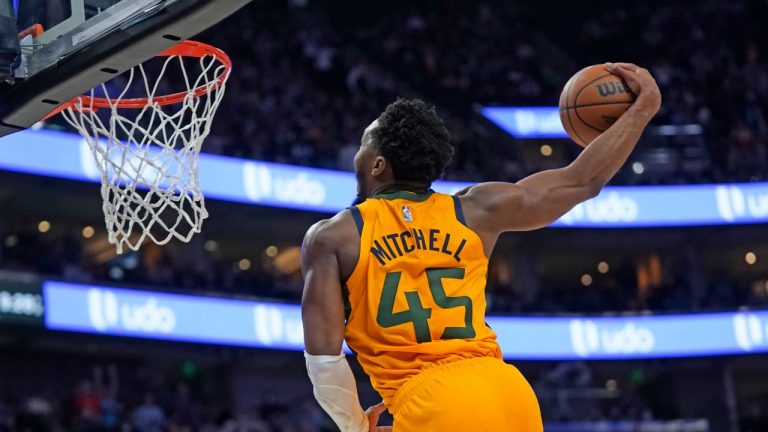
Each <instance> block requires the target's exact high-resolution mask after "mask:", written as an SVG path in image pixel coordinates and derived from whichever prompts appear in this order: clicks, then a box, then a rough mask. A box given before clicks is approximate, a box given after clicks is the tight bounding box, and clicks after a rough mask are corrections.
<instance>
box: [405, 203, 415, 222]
mask: <svg viewBox="0 0 768 432" xmlns="http://www.w3.org/2000/svg"><path fill="white" fill-rule="evenodd" d="M403 220H404V221H406V222H412V221H413V217H412V216H411V209H410V208H408V206H407V205H404V206H403Z"/></svg>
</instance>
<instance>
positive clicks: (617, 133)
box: [460, 63, 661, 233]
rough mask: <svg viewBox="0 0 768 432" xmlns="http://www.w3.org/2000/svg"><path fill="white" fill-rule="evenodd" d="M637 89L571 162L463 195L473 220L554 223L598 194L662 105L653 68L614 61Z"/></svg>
mask: <svg viewBox="0 0 768 432" xmlns="http://www.w3.org/2000/svg"><path fill="white" fill-rule="evenodd" d="M606 69H608V71H609V72H611V73H614V74H616V75H619V76H621V77H622V78H623V79H624V80H625V81H626V83H627V84H628V85H629V87H630V89H631V90H632V92H633V93H634V94H635V95H637V99H636V100H635V102H634V104H632V106H631V107H630V108H629V109H628V110H627V111H626V112H625V113H624V114H623V115H622V116H621V117H620V118H619V119H618V120H617V121H616V122H615V123H614V124H613V125H612V126H611V127H610V128H608V130H606V131H605V132H604V133H603V134H601V135H600V136H599V137H598V138H596V139H595V140H594V141H592V143H591V144H589V145H588V146H587V148H586V149H585V150H584V151H582V153H581V154H580V155H579V157H578V158H576V159H575V160H574V161H573V162H572V163H571V164H570V165H568V166H566V167H563V168H558V169H553V170H548V171H542V172H539V173H536V174H533V175H531V176H529V177H526V178H524V179H522V180H520V181H519V182H517V183H515V184H511V183H500V182H499V183H481V184H479V185H476V186H473V187H471V188H469V189H468V190H466V191H465V192H464V193H462V194H460V195H461V197H462V198H461V200H462V203H463V204H464V205H465V207H466V210H465V211H466V212H467V213H470V214H468V215H467V218H468V221H469V222H470V223H471V224H472V225H473V227H475V228H477V229H478V230H481V231H485V232H488V233H499V232H504V231H524V230H532V229H537V228H542V227H545V226H548V225H550V224H551V223H552V222H554V221H556V220H557V219H559V218H560V217H561V216H563V215H564V214H565V213H567V212H568V211H569V210H570V209H571V208H573V207H574V206H575V205H577V204H579V203H581V202H583V201H586V200H588V199H590V198H593V197H595V196H596V195H597V194H598V193H599V192H600V189H602V187H603V186H605V185H606V184H607V183H608V181H610V179H611V178H612V177H613V176H614V175H615V174H616V172H618V170H619V168H621V166H622V165H624V163H625V162H626V160H627V158H628V157H629V155H630V153H631V152H632V150H633V149H634V148H635V145H636V144H637V141H638V140H639V139H640V135H641V134H642V132H643V130H644V129H645V127H646V126H647V125H648V123H649V122H650V120H651V118H653V116H654V115H655V114H656V112H657V111H658V110H659V107H660V105H661V95H660V93H659V88H658V86H657V85H656V82H655V81H654V79H653V77H652V76H651V74H650V73H649V72H648V71H647V70H646V69H643V68H640V67H638V66H636V65H633V64H630V63H608V64H606Z"/></svg>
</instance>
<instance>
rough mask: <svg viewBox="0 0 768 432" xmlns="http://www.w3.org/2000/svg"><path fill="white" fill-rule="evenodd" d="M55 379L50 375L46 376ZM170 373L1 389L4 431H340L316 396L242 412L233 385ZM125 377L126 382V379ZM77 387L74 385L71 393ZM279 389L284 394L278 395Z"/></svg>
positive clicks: (270, 396)
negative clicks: (230, 388)
mask: <svg viewBox="0 0 768 432" xmlns="http://www.w3.org/2000/svg"><path fill="white" fill-rule="evenodd" d="M40 373H41V374H43V375H49V373H47V372H46V371H41V372H40ZM177 375H178V373H170V372H169V371H167V370H163V369H162V368H153V367H147V366H130V367H125V366H123V367H120V368H118V366H116V365H114V364H110V365H105V366H102V365H97V366H95V367H94V369H93V374H92V376H82V377H79V378H77V379H74V378H73V376H70V375H68V374H67V373H66V372H62V373H58V374H53V375H51V376H50V380H49V381H47V382H46V383H45V384H40V385H37V384H35V381H37V382H41V380H39V379H36V380H27V381H26V382H24V383H23V385H19V386H18V387H17V388H15V387H14V386H10V385H0V391H2V393H0V432H63V431H68V432H111V431H122V432H161V431H169V432H192V431H195V432H198V431H199V432H309V431H311V432H325V431H332V430H335V429H334V427H333V425H332V423H331V422H330V419H329V418H328V417H327V416H326V415H325V414H324V413H323V412H322V409H321V408H320V407H319V406H318V405H317V403H315V401H314V399H313V398H312V395H311V394H307V395H305V397H302V398H300V400H289V399H286V398H285V397H283V396H281V395H279V394H277V393H264V394H262V395H261V396H260V397H259V398H258V399H259V402H258V403H257V404H256V405H254V406H252V407H250V408H249V409H248V410H246V412H242V413H237V414H236V413H234V412H233V410H232V406H233V402H232V401H231V400H230V397H227V396H220V395H219V396H217V393H221V392H222V390H224V389H225V388H226V386H221V387H220V388H218V389H214V388H210V387H206V386H205V385H204V384H203V383H202V381H204V380H202V379H199V377H177ZM121 377H122V379H121ZM68 385H69V387H67V386H68ZM277 390H279V389H277Z"/></svg>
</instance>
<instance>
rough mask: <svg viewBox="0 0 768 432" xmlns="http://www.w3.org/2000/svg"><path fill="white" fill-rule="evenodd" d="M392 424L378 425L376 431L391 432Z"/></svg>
mask: <svg viewBox="0 0 768 432" xmlns="http://www.w3.org/2000/svg"><path fill="white" fill-rule="evenodd" d="M391 431H392V426H378V427H376V432H391Z"/></svg>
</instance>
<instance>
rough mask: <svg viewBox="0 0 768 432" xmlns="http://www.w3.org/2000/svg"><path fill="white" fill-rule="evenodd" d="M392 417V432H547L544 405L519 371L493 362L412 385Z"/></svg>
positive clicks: (450, 369) (475, 362) (474, 362)
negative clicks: (543, 418) (541, 407)
mask: <svg viewBox="0 0 768 432" xmlns="http://www.w3.org/2000/svg"><path fill="white" fill-rule="evenodd" d="M390 412H392V413H393V416H394V418H395V422H394V425H393V427H392V430H393V432H432V431H434V432H448V431H450V432H454V431H457V432H459V431H467V432H479V431H503V432H542V431H543V430H544V426H543V425H542V422H541V412H540V411H539V403H538V401H537V400H536V395H535V394H534V393H533V389H532V388H531V386H530V385H529V384H528V382H527V381H526V380H525V378H524V377H523V375H522V374H521V373H520V371H518V370H517V368H516V367H514V366H512V365H508V364H506V363H504V362H503V361H501V360H499V359H496V358H492V357H479V358H473V359H467V360H460V361H457V362H453V363H446V364H442V365H439V366H435V367H433V368H430V369H427V370H425V371H424V372H421V373H420V374H418V375H416V376H415V377H413V378H411V379H410V380H408V381H407V382H406V383H405V384H404V385H403V387H401V388H400V390H398V392H397V394H396V395H395V398H394V401H393V403H392V406H391V407H390Z"/></svg>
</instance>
